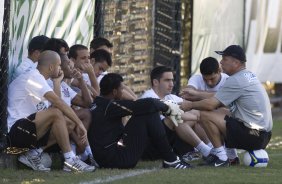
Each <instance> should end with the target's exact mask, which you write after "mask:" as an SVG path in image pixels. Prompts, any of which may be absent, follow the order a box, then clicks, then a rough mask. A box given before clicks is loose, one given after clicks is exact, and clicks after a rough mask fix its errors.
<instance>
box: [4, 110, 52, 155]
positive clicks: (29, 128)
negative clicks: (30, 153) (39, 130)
mask: <svg viewBox="0 0 282 184" xmlns="http://www.w3.org/2000/svg"><path fill="white" fill-rule="evenodd" d="M35 115H36V113H34V114H31V115H30V116H28V117H27V118H22V119H19V120H17V121H16V122H15V124H14V125H13V126H12V127H11V129H10V132H9V134H8V136H9V141H10V146H11V147H18V148H30V149H34V148H39V147H42V146H45V145H46V144H47V142H48V139H49V134H50V130H48V131H47V133H46V134H45V135H44V136H43V137H42V138H40V139H39V140H37V134H36V126H35V124H34V122H32V121H33V120H34V119H35Z"/></svg>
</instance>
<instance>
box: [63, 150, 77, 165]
mask: <svg viewBox="0 0 282 184" xmlns="http://www.w3.org/2000/svg"><path fill="white" fill-rule="evenodd" d="M64 158H65V161H66V162H72V159H73V158H75V154H74V152H73V151H69V152H66V153H64Z"/></svg>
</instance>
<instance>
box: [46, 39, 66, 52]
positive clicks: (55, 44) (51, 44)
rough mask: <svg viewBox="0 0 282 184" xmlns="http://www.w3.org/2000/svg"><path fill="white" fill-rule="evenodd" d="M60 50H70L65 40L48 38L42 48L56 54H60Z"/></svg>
mask: <svg viewBox="0 0 282 184" xmlns="http://www.w3.org/2000/svg"><path fill="white" fill-rule="evenodd" d="M61 48H65V49H66V51H68V50H69V49H70V48H69V45H68V43H67V42H66V41H65V40H63V39H59V38H50V39H49V40H48V41H47V42H46V44H45V46H44V50H52V51H55V52H57V53H58V54H61V53H60V49H61Z"/></svg>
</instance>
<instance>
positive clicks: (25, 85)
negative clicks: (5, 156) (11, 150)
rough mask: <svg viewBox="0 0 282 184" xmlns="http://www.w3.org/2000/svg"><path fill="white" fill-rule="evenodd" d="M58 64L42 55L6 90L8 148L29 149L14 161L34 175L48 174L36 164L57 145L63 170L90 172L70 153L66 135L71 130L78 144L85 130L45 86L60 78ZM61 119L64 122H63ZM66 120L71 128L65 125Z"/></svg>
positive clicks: (50, 56)
mask: <svg viewBox="0 0 282 184" xmlns="http://www.w3.org/2000/svg"><path fill="white" fill-rule="evenodd" d="M60 65H61V60H60V57H59V55H58V54H57V53H56V52H54V51H44V52H42V53H41V55H40V58H39V60H38V66H37V69H34V70H32V71H30V72H28V73H26V74H23V75H20V76H19V77H18V78H17V79H15V80H14V81H13V82H12V83H11V84H10V86H9V88H8V108H7V109H8V120H7V121H8V132H9V137H10V140H11V146H13V147H20V148H29V149H30V150H29V151H28V152H27V153H25V154H22V155H20V156H19V158H18V160H19V161H20V162H21V163H23V164H25V165H27V166H29V167H31V168H32V169H33V170H37V171H50V168H47V167H45V166H44V165H43V164H42V163H41V162H40V161H41V160H40V158H41V154H42V152H43V148H47V147H49V146H51V145H53V144H55V143H57V144H58V145H59V146H60V148H61V150H62V152H63V154H64V158H65V162H64V167H67V168H68V169H70V170H75V171H93V170H95V167H92V166H89V165H87V164H85V163H84V162H82V161H81V160H80V159H79V158H78V157H76V156H75V154H74V153H73V152H72V150H71V146H70V142H69V132H70V131H71V130H72V129H74V127H75V130H76V132H77V134H78V135H80V139H81V141H82V142H85V141H86V140H87V133H86V130H85V128H84V126H83V124H82V122H81V120H80V119H79V118H78V117H77V116H76V114H75V113H74V111H73V110H72V109H71V108H70V107H69V106H68V105H67V104H66V103H65V102H64V101H63V100H62V99H61V98H60V97H59V96H57V95H56V94H55V93H54V92H53V90H52V89H51V88H50V86H49V85H48V84H47V81H46V80H47V79H49V78H60V77H63V74H61V69H60ZM65 116H66V117H67V118H65ZM66 119H70V120H71V122H73V124H67V122H66Z"/></svg>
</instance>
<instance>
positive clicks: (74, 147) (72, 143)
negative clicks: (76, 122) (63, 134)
mask: <svg viewBox="0 0 282 184" xmlns="http://www.w3.org/2000/svg"><path fill="white" fill-rule="evenodd" d="M70 145H71V149H72V151H73V153H74V154H75V155H76V144H75V143H74V142H73V141H71V142H70Z"/></svg>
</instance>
